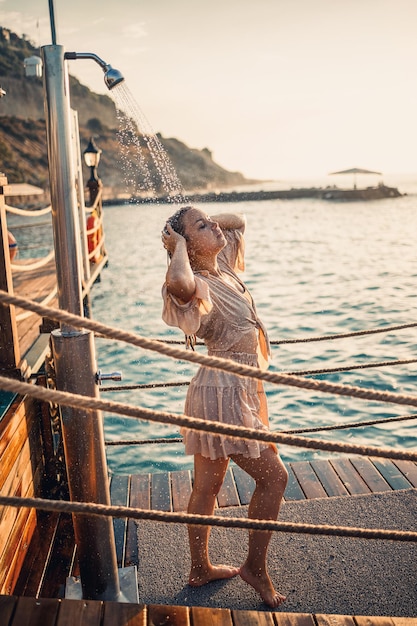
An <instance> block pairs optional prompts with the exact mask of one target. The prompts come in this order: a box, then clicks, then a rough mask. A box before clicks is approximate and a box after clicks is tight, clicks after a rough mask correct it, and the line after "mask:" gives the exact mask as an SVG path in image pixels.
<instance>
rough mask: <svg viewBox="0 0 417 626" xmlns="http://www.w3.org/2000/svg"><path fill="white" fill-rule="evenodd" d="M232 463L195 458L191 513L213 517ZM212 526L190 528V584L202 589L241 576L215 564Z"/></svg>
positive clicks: (237, 570)
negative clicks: (211, 553)
mask: <svg viewBox="0 0 417 626" xmlns="http://www.w3.org/2000/svg"><path fill="white" fill-rule="evenodd" d="M228 464H229V460H228V459H216V460H215V461H212V460H211V459H208V458H206V457H204V456H202V455H201V454H196V455H195V457H194V485H193V491H192V493H191V497H190V502H189V504H188V513H195V514H199V515H213V513H214V505H215V501H216V496H217V494H218V493H219V491H220V487H221V486H222V484H223V480H224V476H225V473H226V470H227V466H228ZM210 530H211V528H210V526H196V525H189V526H188V538H189V542H190V553H191V570H190V577H189V580H188V582H189V584H190V585H192V586H193V587H200V586H201V585H205V584H206V583H208V582H210V581H212V580H218V579H221V578H232V577H233V576H236V575H237V574H239V568H238V567H230V566H227V565H212V563H211V562H210V558H209V554H208V542H209V536H210Z"/></svg>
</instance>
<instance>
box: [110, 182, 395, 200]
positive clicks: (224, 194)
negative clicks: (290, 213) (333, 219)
mask: <svg viewBox="0 0 417 626" xmlns="http://www.w3.org/2000/svg"><path fill="white" fill-rule="evenodd" d="M404 195H406V194H402V193H401V192H400V191H399V190H398V189H397V188H396V187H387V186H386V185H378V186H377V187H366V188H364V189H355V188H352V189H340V188H339V187H300V188H297V187H292V188H291V189H275V190H271V191H262V190H260V191H218V192H216V191H210V192H206V193H194V194H187V195H186V198H187V201H189V202H259V201H262V200H297V199H301V198H313V199H317V200H332V201H342V202H343V201H345V202H351V201H359V200H361V201H367V200H382V199H383V198H401V197H402V196H404ZM165 202H172V197H168V196H158V197H154V196H135V197H132V198H130V199H129V200H126V198H123V199H114V200H110V199H109V200H106V201H105V202H103V204H106V205H117V204H157V203H165Z"/></svg>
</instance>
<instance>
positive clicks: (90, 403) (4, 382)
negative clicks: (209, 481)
mask: <svg viewBox="0 0 417 626" xmlns="http://www.w3.org/2000/svg"><path fill="white" fill-rule="evenodd" d="M0 389H4V390H5V391H13V392H15V393H17V394H20V395H30V396H33V397H35V398H37V399H38V400H41V401H43V402H52V403H55V404H61V405H65V406H72V407H75V408H81V409H84V410H85V409H93V410H99V411H105V412H108V413H116V414H119V415H124V416H128V417H134V418H138V419H143V420H149V421H151V422H158V423H163V424H175V425H176V426H177V427H186V428H190V429H193V430H202V431H204V432H210V433H218V434H221V435H228V436H230V437H240V438H242V439H256V440H258V441H265V442H267V443H282V444H285V445H289V446H298V447H300V448H313V449H315V450H327V451H332V452H342V453H350V454H352V453H353V454H360V455H364V456H375V457H383V458H389V459H401V460H409V461H417V452H407V451H405V450H402V451H401V450H394V449H390V448H379V447H376V446H361V445H356V444H352V443H349V444H346V443H341V442H331V441H321V440H319V439H310V438H307V437H299V436H298V437H296V436H294V435H287V434H284V433H274V432H271V431H263V430H256V429H254V428H244V427H243V426H232V425H229V424H222V423H220V422H211V421H207V420H204V419H200V418H197V417H190V416H188V415H177V414H175V413H168V412H165V411H153V410H152V409H147V408H144V407H136V406H132V405H130V404H120V403H118V402H112V401H110V400H107V401H104V400H100V399H97V398H93V397H91V396H82V395H79V394H72V393H68V392H66V391H57V390H55V389H46V388H44V387H38V386H35V385H33V384H29V383H24V382H20V381H18V380H13V379H11V378H5V377H3V376H0Z"/></svg>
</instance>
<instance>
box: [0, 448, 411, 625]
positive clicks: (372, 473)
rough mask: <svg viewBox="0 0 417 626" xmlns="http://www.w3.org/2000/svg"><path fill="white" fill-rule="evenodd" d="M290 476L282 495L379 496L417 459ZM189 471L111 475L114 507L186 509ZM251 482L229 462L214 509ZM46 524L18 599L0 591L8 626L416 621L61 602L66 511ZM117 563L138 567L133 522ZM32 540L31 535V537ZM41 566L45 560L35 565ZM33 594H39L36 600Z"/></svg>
mask: <svg viewBox="0 0 417 626" xmlns="http://www.w3.org/2000/svg"><path fill="white" fill-rule="evenodd" d="M287 468H288V470H289V474H290V481H289V483H288V486H287V490H286V492H285V500H287V501H295V500H306V499H312V498H328V497H330V498H331V497H335V496H343V497H349V495H350V494H360V493H377V492H386V491H393V490H398V489H410V488H415V487H416V486H417V464H416V463H414V462H412V461H390V460H385V459H384V460H382V461H381V460H380V459H374V458H363V457H351V458H348V457H344V458H332V459H329V460H313V461H302V462H296V463H289V464H287ZM191 488H192V472H191V471H188V470H180V471H173V472H169V473H155V474H134V475H115V476H112V477H111V479H110V492H111V499H112V503H113V504H115V505H116V504H121V505H128V506H131V507H137V508H145V509H155V510H163V511H184V510H186V508H187V503H188V499H189V496H190V493H191ZM253 488H254V485H253V480H252V479H251V478H250V477H248V476H247V474H245V472H243V471H242V470H241V469H240V468H238V467H237V466H235V465H234V464H231V466H230V468H229V470H228V472H227V476H226V479H225V482H224V485H223V487H222V490H221V492H220V493H219V496H218V500H217V505H218V506H219V507H227V506H240V505H242V506H243V505H247V504H248V502H249V500H250V497H251V494H252V492H253ZM46 524H47V521H45V524H44V530H43V532H41V534H42V540H41V539H40V537H39V539H38V540H37V541H35V542H34V544H33V546H32V548H33V550H32V552H31V553H30V554H29V555H28V556H29V557H30V559H31V563H32V570H31V571H27V572H26V577H25V578H24V579H23V578H22V579H21V580H20V581H19V584H18V585H17V587H16V589H15V590H14V593H15V594H16V596H13V597H12V596H0V617H1V619H0V623H1V626H3V624H4V625H5V626H32V625H38V624H42V626H66V625H68V626H72V625H73V624H77V626H119V625H121V626H122V625H123V626H124V625H126V626H138V625H143V626H158V625H159V624H161V625H162V624H173V625H174V624H175V625H178V626H182V625H183V624H184V625H190V626H216V625H218V626H252V625H253V626H372V625H374V624H375V626H406V625H408V624H410V626H411V625H413V626H417V618H395V617H369V616H365V617H364V616H362V617H361V616H339V615H312V614H295V613H281V612H276V613H272V612H271V613H269V612H257V611H231V610H228V609H210V608H199V607H191V608H189V607H181V606H143V605H130V604H129V605H126V604H117V603H116V604H115V603H100V602H85V601H80V602H78V601H75V600H64V599H62V596H63V590H64V585H65V580H66V577H67V576H69V575H73V576H76V575H77V574H78V571H77V560H76V558H75V543H74V536H73V530H72V522H71V517H70V516H69V515H63V516H60V517H58V516H54V519H53V520H49V521H48V525H46ZM114 530H115V540H116V551H117V558H118V566H119V567H128V566H131V565H138V546H137V540H136V532H137V529H136V524H135V522H134V521H132V520H114ZM35 539H36V538H35ZM40 563H43V565H42V567H40ZM35 598H37V599H35Z"/></svg>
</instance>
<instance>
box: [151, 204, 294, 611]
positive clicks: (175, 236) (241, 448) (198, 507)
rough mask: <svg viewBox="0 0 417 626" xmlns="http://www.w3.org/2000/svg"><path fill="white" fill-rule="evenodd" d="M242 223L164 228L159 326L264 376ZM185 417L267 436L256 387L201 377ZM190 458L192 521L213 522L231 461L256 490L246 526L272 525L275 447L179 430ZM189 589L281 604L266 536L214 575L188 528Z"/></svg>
mask: <svg viewBox="0 0 417 626" xmlns="http://www.w3.org/2000/svg"><path fill="white" fill-rule="evenodd" d="M244 229H245V219H244V218H243V217H242V216H240V215H234V214H221V215H217V216H215V217H212V218H210V217H208V216H207V215H206V214H205V213H204V212H203V211H201V210H200V209H197V208H195V207H184V208H182V209H180V210H179V211H177V213H175V214H174V215H173V216H172V217H171V218H170V219H169V220H168V221H167V223H166V226H165V228H164V230H163V231H162V241H163V244H164V247H165V248H166V249H167V250H168V254H169V256H170V263H169V266H168V270H167V274H166V281H165V284H164V286H163V289H162V294H163V299H164V309H163V319H164V321H165V322H166V323H167V324H169V325H171V326H176V327H178V328H180V329H181V330H182V331H183V332H184V333H185V335H186V336H187V341H188V342H191V344H192V342H193V338H194V337H195V335H196V336H198V337H200V338H201V339H203V340H204V342H205V344H206V346H207V348H208V354H209V355H213V356H218V357H222V358H227V359H232V360H233V361H237V362H238V363H243V364H245V365H252V366H255V367H265V365H266V364H267V362H268V357H269V343H268V339H267V335H266V331H265V329H264V327H263V325H262V322H261V321H260V320H259V318H258V316H257V313H256V309H255V305H254V303H253V300H252V298H251V296H250V294H249V293H248V291H247V289H246V287H245V285H244V283H243V282H242V281H241V280H240V279H239V278H238V276H237V274H236V271H242V270H243V269H244V256H243V253H244V240H243V233H244ZM185 414H186V415H190V416H194V417H200V418H204V419H206V420H212V421H218V422H223V423H227V424H236V425H242V426H245V427H249V428H256V429H260V430H261V429H267V428H268V414H267V405H266V396H265V393H264V390H263V386H262V383H261V381H257V380H256V379H253V378H242V377H239V376H236V375H235V374H231V373H228V372H225V371H221V370H215V369H210V368H206V367H201V368H200V369H199V370H198V372H197V374H196V376H194V378H193V379H192V381H191V383H190V387H189V390H188V393H187V399H186V404H185ZM182 434H183V436H184V443H185V452H186V454H193V455H194V484H193V491H192V494H191V498H190V502H189V506H188V512H189V513H196V514H202V515H212V514H213V512H214V506H215V499H216V496H217V494H218V492H219V490H220V487H221V485H222V483H223V479H224V476H225V473H226V470H227V466H228V463H229V459H232V460H233V461H234V462H235V463H236V464H237V465H238V466H239V467H241V468H242V469H243V470H244V471H246V472H247V473H248V474H249V475H250V476H252V477H253V478H254V480H255V483H256V486H255V491H254V493H253V496H252V499H251V502H250V505H249V517H250V518H252V519H267V520H276V519H277V517H278V512H279V507H280V504H281V499H282V496H283V493H284V490H285V487H286V484H287V477H288V475H287V472H286V469H285V467H284V465H283V463H282V461H281V459H280V457H279V455H278V453H277V450H276V447H275V446H274V445H272V444H267V443H263V442H258V441H255V440H244V439H236V438H230V437H226V436H223V435H217V434H210V433H205V432H204V433H203V432H201V431H200V432H199V431H197V430H190V429H182ZM188 534H189V543H190V552H191V571H190V577H189V584H190V585H192V586H200V585H204V584H206V583H208V582H210V581H212V580H217V579H224V578H231V577H233V576H236V575H237V574H239V575H240V576H241V578H242V579H243V580H244V581H246V582H247V583H248V584H249V585H251V586H252V587H254V589H255V590H256V591H257V592H258V593H259V594H260V596H261V598H262V600H263V601H264V602H265V603H266V604H267V605H268V606H270V607H273V608H275V607H277V606H279V605H280V604H281V603H282V602H283V601H284V600H285V597H284V596H283V595H282V594H280V593H279V592H278V591H276V590H275V589H274V586H273V583H272V581H271V579H270V577H269V574H268V570H267V564H266V558H267V550H268V545H269V542H270V539H271V534H272V533H270V532H266V531H252V530H251V531H250V532H249V550H248V555H247V558H246V561H245V563H244V564H243V565H242V566H241V567H240V568H236V567H231V566H228V565H213V564H212V563H211V561H210V558H209V553H208V540H209V534H210V527H208V526H193V525H190V526H189V527H188Z"/></svg>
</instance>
